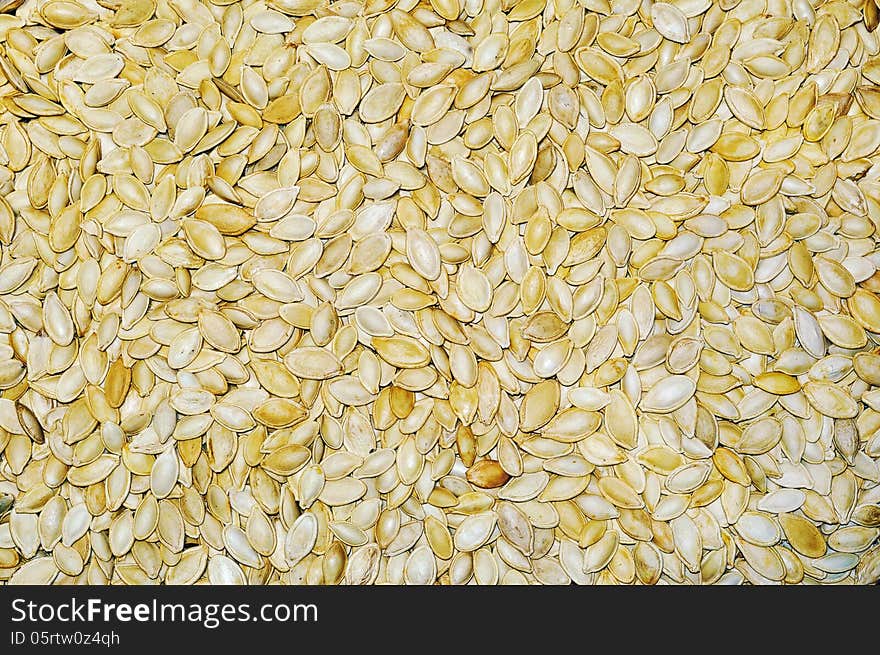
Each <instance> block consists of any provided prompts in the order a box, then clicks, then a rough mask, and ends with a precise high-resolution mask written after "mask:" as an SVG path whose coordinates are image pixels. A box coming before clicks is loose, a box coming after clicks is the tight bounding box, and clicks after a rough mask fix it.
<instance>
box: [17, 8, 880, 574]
mask: <svg viewBox="0 0 880 655" xmlns="http://www.w3.org/2000/svg"><path fill="white" fill-rule="evenodd" d="M0 5H2V6H0V11H2V12H3V13H2V14H0V82H2V85H0V193H2V199H0V249H2V256H0V390H2V397H0V580H3V581H8V582H9V583H10V584H14V583H31V584H48V583H55V584H67V583H79V582H89V583H95V584H103V583H123V584H151V583H161V582H165V583H174V584H188V583H210V584H228V583H236V584H240V583H251V584H267V583H282V584H383V583H391V584H403V583H407V584H433V583H438V584H548V585H549V584H569V583H572V582H573V583H576V584H616V583H620V584H630V583H638V584H713V583H720V584H741V583H751V584H779V583H786V584H813V583H821V584H838V583H856V584H860V583H861V584H865V583H874V582H876V581H877V580H878V578H880V546H878V535H880V466H878V458H880V348H878V346H880V295H878V294H880V272H878V267H880V235H878V228H880V152H878V150H880V37H878V35H880V31H878V32H874V31H873V29H874V28H875V27H876V26H877V19H878V9H877V3H875V2H873V0H868V2H867V3H863V2H861V1H859V0H830V1H824V0H714V1H713V0H671V1H669V2H652V1H651V0H399V1H398V0H336V1H331V0H244V1H240V2H238V1H235V0H97V2H95V0H81V1H77V0H48V1H44V0H24V1H22V0H4V1H3V2H2V3H0Z"/></svg>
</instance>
